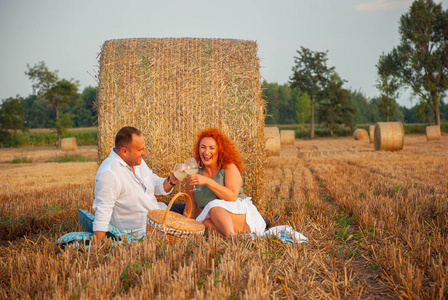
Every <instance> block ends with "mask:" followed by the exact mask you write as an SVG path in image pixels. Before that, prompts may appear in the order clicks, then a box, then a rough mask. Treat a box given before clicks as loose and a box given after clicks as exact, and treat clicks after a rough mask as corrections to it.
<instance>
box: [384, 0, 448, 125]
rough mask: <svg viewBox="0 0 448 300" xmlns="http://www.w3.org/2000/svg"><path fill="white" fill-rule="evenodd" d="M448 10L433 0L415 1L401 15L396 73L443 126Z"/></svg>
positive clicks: (447, 70) (447, 73)
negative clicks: (442, 108) (440, 109)
mask: <svg viewBox="0 0 448 300" xmlns="http://www.w3.org/2000/svg"><path fill="white" fill-rule="evenodd" d="M447 28H448V11H444V10H443V9H442V5H441V4H435V3H434V1H433V0H417V1H414V2H413V3H412V5H411V7H410V9H409V11H408V12H407V13H405V14H404V15H402V16H401V18H400V28H399V33H400V36H401V42H400V45H399V46H398V47H397V48H395V49H394V50H393V51H392V52H393V53H392V55H393V57H396V58H397V70H396V71H397V73H396V74H397V75H398V77H400V79H401V80H402V82H403V83H404V84H406V85H407V86H409V87H410V88H411V90H412V93H413V94H414V95H416V96H418V97H420V99H421V100H420V101H421V102H425V103H427V104H428V105H429V107H430V108H431V109H432V110H433V112H434V116H435V122H436V125H440V113H439V104H440V101H441V99H442V97H443V95H444V93H445V92H446V90H447V89H448V33H447Z"/></svg>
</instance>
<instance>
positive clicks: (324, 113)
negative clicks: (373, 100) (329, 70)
mask: <svg viewBox="0 0 448 300" xmlns="http://www.w3.org/2000/svg"><path fill="white" fill-rule="evenodd" d="M343 84H344V80H342V79H341V78H340V77H339V75H338V74H337V73H336V72H334V73H333V74H332V75H331V78H330V81H329V82H328V86H327V88H326V89H325V90H324V92H323V94H322V96H323V100H321V101H320V104H319V110H318V114H319V119H320V120H321V123H322V124H323V125H324V126H326V127H328V128H329V129H330V133H331V135H332V136H333V135H334V132H335V131H336V130H337V129H338V128H339V127H341V126H343V125H345V126H348V127H350V128H351V129H353V128H354V125H355V122H354V114H355V109H354V108H353V107H352V106H351V105H350V102H349V101H348V99H349V95H350V93H349V91H348V90H346V89H344V88H343V87H342V85H343Z"/></svg>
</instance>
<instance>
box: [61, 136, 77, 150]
mask: <svg viewBox="0 0 448 300" xmlns="http://www.w3.org/2000/svg"><path fill="white" fill-rule="evenodd" d="M61 149H62V151H76V150H78V145H77V144H76V138H75V137H69V138H64V139H62V140H61Z"/></svg>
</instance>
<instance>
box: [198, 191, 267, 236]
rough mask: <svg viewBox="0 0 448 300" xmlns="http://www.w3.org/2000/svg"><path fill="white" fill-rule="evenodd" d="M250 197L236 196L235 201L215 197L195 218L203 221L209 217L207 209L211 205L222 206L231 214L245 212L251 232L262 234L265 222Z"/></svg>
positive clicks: (211, 206) (208, 209)
mask: <svg viewBox="0 0 448 300" xmlns="http://www.w3.org/2000/svg"><path fill="white" fill-rule="evenodd" d="M251 199H252V198H250V197H247V198H244V199H242V198H238V199H236V200H235V201H226V200H222V199H215V200H213V201H210V202H209V203H208V204H207V205H206V206H205V207H204V209H203V210H202V212H201V213H200V214H199V216H198V217H197V218H196V221H198V222H203V221H204V220H205V219H207V218H210V215H209V213H208V212H209V211H210V209H211V208H213V207H222V208H224V209H225V210H227V211H229V212H231V213H233V214H246V223H247V225H248V226H249V228H250V232H251V233H256V234H262V233H263V232H264V230H265V229H266V222H265V221H264V219H263V217H262V216H261V215H260V213H259V212H258V209H257V208H256V207H255V205H253V203H252V201H251Z"/></svg>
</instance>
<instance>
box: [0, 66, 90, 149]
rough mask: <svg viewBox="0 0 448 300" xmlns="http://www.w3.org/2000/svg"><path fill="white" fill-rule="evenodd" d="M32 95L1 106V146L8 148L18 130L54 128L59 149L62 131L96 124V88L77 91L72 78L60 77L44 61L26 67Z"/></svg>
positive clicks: (18, 97) (6, 101) (3, 102)
mask: <svg viewBox="0 0 448 300" xmlns="http://www.w3.org/2000/svg"><path fill="white" fill-rule="evenodd" d="M25 74H26V75H28V77H29V79H30V81H31V82H32V86H33V94H31V95H29V96H28V97H26V98H24V97H21V96H19V95H18V96H16V97H10V98H8V99H5V100H3V101H2V103H1V106H0V143H1V144H2V145H8V144H10V143H11V141H12V139H13V135H14V134H15V133H16V131H17V130H27V129H31V128H54V129H55V130H56V132H57V134H58V146H60V144H61V138H62V132H63V131H64V130H66V129H67V128H71V127H90V126H94V125H95V124H96V111H95V103H96V88H95V87H90V86H89V87H86V88H84V90H83V91H82V92H80V91H79V83H78V82H77V81H75V80H73V79H71V80H67V79H63V78H59V76H58V71H57V70H56V71H50V70H49V69H48V67H47V66H46V65H45V62H39V63H37V64H35V65H34V66H29V65H27V71H26V72H25Z"/></svg>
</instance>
